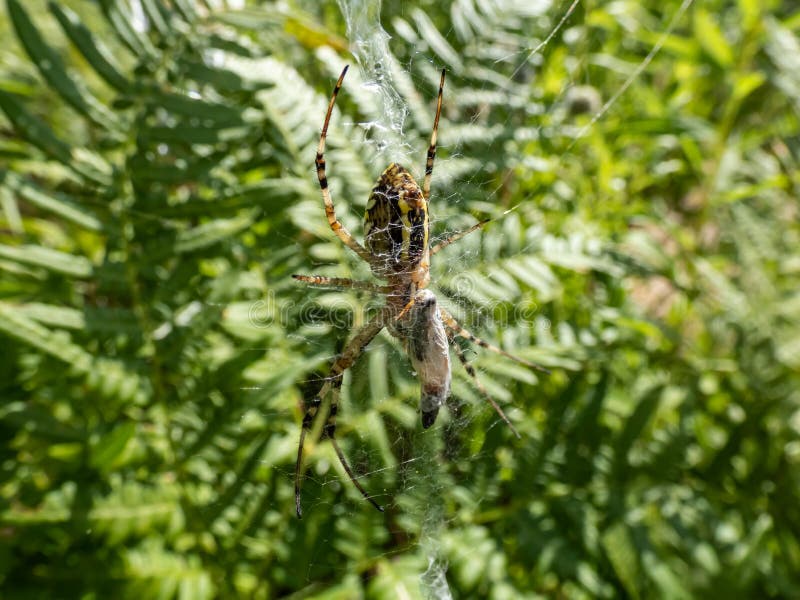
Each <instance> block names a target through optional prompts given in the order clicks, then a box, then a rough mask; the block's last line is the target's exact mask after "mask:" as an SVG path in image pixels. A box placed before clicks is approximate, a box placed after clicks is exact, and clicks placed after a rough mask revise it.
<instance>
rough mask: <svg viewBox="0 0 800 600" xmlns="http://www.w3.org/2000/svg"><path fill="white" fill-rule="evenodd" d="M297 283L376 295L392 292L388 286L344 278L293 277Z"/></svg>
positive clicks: (320, 276)
mask: <svg viewBox="0 0 800 600" xmlns="http://www.w3.org/2000/svg"><path fill="white" fill-rule="evenodd" d="M292 277H293V278H294V279H297V281H302V282H303V283H307V284H309V285H319V286H324V287H333V288H345V289H354V290H364V291H366V292H375V293H376V294H386V293H388V292H389V291H391V288H390V287H389V286H386V285H378V284H377V283H372V282H371V281H356V280H354V279H345V278H342V277H325V276H323V275H292Z"/></svg>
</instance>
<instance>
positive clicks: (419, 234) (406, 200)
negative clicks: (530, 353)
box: [293, 67, 547, 518]
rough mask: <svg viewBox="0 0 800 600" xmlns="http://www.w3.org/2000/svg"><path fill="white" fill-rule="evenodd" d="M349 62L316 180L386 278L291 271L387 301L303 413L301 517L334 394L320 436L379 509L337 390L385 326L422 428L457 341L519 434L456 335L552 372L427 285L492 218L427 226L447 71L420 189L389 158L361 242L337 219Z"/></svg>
mask: <svg viewBox="0 0 800 600" xmlns="http://www.w3.org/2000/svg"><path fill="white" fill-rule="evenodd" d="M347 69H348V67H345V68H344V69H343V70H342V74H341V75H340V76H339V79H338V81H337V82H336V86H335V87H334V89H333V94H332V95H331V99H330V102H329V103H328V112H327V113H326V115H325V121H324V123H323V126H322V134H321V135H320V138H319V145H318V147H317V156H316V159H315V163H316V167H317V177H318V178H319V185H320V189H321V190H322V200H323V202H324V204H325V214H326V216H327V218H328V223H329V225H330V227H331V230H333V232H334V233H335V234H336V236H337V237H338V238H339V239H340V240H341V241H342V243H344V244H345V245H346V246H347V247H348V248H350V249H351V250H352V251H353V252H355V253H356V254H357V255H358V256H359V257H360V258H361V259H362V260H363V261H364V262H366V263H367V264H368V265H369V266H370V269H371V270H372V273H373V274H374V275H375V276H376V277H378V278H381V279H383V280H385V282H386V283H385V284H383V285H380V284H377V283H373V282H369V281H355V280H352V279H343V278H338V277H323V276H319V275H293V277H294V278H295V279H297V280H298V281H302V282H304V283H307V284H309V285H312V286H326V287H335V288H351V289H359V290H366V291H370V292H373V293H377V294H383V295H384V296H385V298H386V302H385V304H384V305H383V307H382V308H381V310H380V311H379V312H378V314H377V315H376V316H374V317H373V318H372V319H371V320H370V321H369V322H368V323H367V324H366V325H364V326H363V327H362V328H361V329H360V330H359V331H357V332H356V334H355V335H354V336H353V338H352V339H351V340H350V342H349V343H348V344H347V345H346V346H345V348H344V350H343V351H342V352H341V354H339V356H338V357H337V358H336V359H335V360H334V361H333V364H332V365H331V368H330V373H329V375H328V377H327V378H326V379H325V382H324V383H323V385H322V387H321V388H320V390H319V392H318V393H317V395H316V396H315V397H314V398H313V400H312V401H311V402H310V403H309V404H308V407H307V410H306V412H305V415H304V416H303V422H302V428H301V431H300V441H299V444H298V449H297V463H296V465H295V508H296V510H297V516H298V518H302V514H303V512H302V506H301V502H300V486H301V483H302V466H303V443H304V441H305V438H306V434H307V433H308V431H309V430H310V429H311V426H312V424H313V422H314V419H315V417H316V416H317V413H319V412H320V409H321V407H322V400H323V399H324V398H325V397H326V396H327V395H328V394H330V395H331V400H330V408H329V410H328V416H327V420H326V422H325V425H324V427H323V428H322V435H323V436H324V437H327V438H328V439H329V440H330V442H331V444H332V445H333V448H334V450H335V451H336V455H337V456H338V457H339V461H340V462H341V463H342V467H344V470H345V472H346V473H347V475H348V477H349V478H350V481H352V482H353V485H355V487H356V488H357V489H358V491H359V492H360V493H361V495H362V496H363V497H364V498H365V499H366V500H368V501H369V502H370V503H371V504H372V505H373V506H374V507H375V508H377V509H378V510H380V511H383V507H381V506H380V505H379V504H378V503H377V502H376V501H375V500H374V499H373V498H372V497H371V496H370V495H369V494H368V493H367V491H366V490H365V489H364V487H363V486H362V485H361V484H360V483H359V481H358V479H357V478H356V476H355V474H354V473H353V470H352V468H351V467H350V464H349V463H348V462H347V459H346V458H345V455H344V453H343V452H342V449H341V447H340V446H339V444H338V442H337V441H336V436H335V434H336V414H337V411H338V408H339V394H340V390H341V386H342V378H343V376H344V372H345V371H346V370H347V369H349V368H350V367H351V366H352V365H353V363H355V362H356V360H357V359H358V358H359V357H360V356H361V354H362V353H363V352H364V350H365V348H366V347H367V345H368V344H369V343H370V342H371V341H372V339H373V338H374V337H375V336H376V335H378V333H380V331H381V330H382V329H383V328H384V327H385V328H386V329H387V330H388V331H389V333H390V334H391V335H392V336H394V337H396V338H398V339H399V340H400V341H401V342H402V344H403V346H404V348H405V351H406V353H407V354H408V356H409V358H410V360H411V364H412V367H413V368H414V370H415V371H416V373H417V376H418V379H419V382H420V413H421V415H422V426H423V428H426V429H427V428H428V427H430V426H431V425H433V423H434V422H435V420H436V416H437V414H438V412H439V408H440V407H441V406H443V405H444V403H445V401H446V400H447V398H448V396H449V395H450V354H449V348H450V346H451V345H452V347H453V349H454V350H455V353H456V356H457V357H458V359H459V361H460V362H461V364H462V365H463V366H464V368H465V370H466V371H467V373H468V375H469V376H470V377H471V378H472V381H473V382H474V384H475V386H476V388H477V389H478V390H479V392H480V393H481V395H482V396H483V397H484V399H485V400H486V401H487V402H489V403H490V404H491V406H492V407H493V408H494V410H495V411H496V412H497V414H498V415H500V417H501V418H502V419H503V420H504V421H505V422H506V423H507V424H508V426H509V427H510V428H511V430H512V431H513V432H514V435H516V436H517V437H519V433H518V432H517V430H516V429H515V428H514V425H513V424H512V423H511V421H510V420H509V419H508V417H507V416H506V415H505V413H504V412H503V410H502V409H501V408H500V407H499V406H498V405H497V403H496V402H495V401H494V400H493V399H492V398H491V396H489V394H488V393H487V391H486V389H485V388H484V387H483V385H482V384H481V383H480V381H479V380H478V378H477V375H476V373H475V370H474V369H473V367H472V366H471V365H470V364H469V362H468V361H467V359H466V358H465V356H464V353H463V351H462V350H461V348H460V347H459V346H458V345H457V344H455V343H454V337H455V336H459V337H463V338H466V339H467V340H469V341H471V342H473V343H475V344H477V345H479V346H481V347H483V348H486V349H487V350H490V351H492V352H496V353H498V354H501V355H503V356H505V357H507V358H510V359H512V360H515V361H517V362H519V363H521V364H523V365H525V366H527V367H531V368H534V369H538V370H541V371H545V372H547V370H546V369H544V368H543V367H540V366H539V365H536V364H533V363H530V362H528V361H526V360H523V359H521V358H518V357H516V356H513V355H512V354H509V353H508V352H506V351H504V350H502V349H500V348H498V347H496V346H493V345H491V344H489V343H487V342H485V341H483V340H482V339H480V338H478V337H476V336H474V335H473V334H472V333H470V332H469V331H467V330H466V329H464V328H463V327H461V325H459V324H458V322H457V321H456V320H455V319H454V318H453V316H452V315H451V314H450V313H448V312H447V311H446V310H445V309H444V308H442V307H441V306H439V304H438V302H437V300H436V296H435V295H434V294H433V292H431V291H430V290H428V289H427V287H428V284H429V283H430V260H431V257H433V256H434V255H435V254H437V253H438V252H440V251H441V250H442V249H444V248H446V247H447V246H449V245H450V244H452V243H453V242H455V241H457V240H459V239H461V238H462V237H464V236H465V235H467V234H469V233H472V232H473V231H475V230H477V229H479V228H481V227H483V226H484V225H485V224H486V223H487V222H488V220H486V221H480V222H478V223H476V224H475V225H473V226H472V227H469V228H467V229H465V230H463V231H460V232H456V233H453V234H451V235H450V236H449V237H447V238H445V239H444V240H442V241H440V242H438V243H437V244H436V245H434V246H433V247H431V246H430V229H429V223H428V201H429V199H430V188H431V176H432V173H433V162H434V159H435V157H436V136H437V133H438V129H439V116H440V115H441V112H442V94H443V90H444V80H445V70H444V69H442V76H441V80H440V82H439V95H438V99H437V101H436V116H435V117H434V120H433V131H432V133H431V139H430V145H429V146H428V154H427V160H426V163H425V178H424V179H423V181H422V188H421V189H420V187H419V185H418V184H417V183H416V181H414V178H413V177H412V176H411V174H410V173H409V172H408V171H407V170H406V169H405V168H404V167H402V166H401V165H399V164H396V163H392V164H390V165H389V166H388V167H386V170H384V172H383V173H382V174H381V176H380V177H379V178H378V180H377V181H376V183H375V187H374V188H373V189H372V193H371V194H370V197H369V200H368V202H367V208H366V212H365V215H364V245H362V244H360V243H359V242H358V241H357V240H356V239H355V238H354V237H353V236H352V235H351V234H350V233H349V232H348V231H347V229H345V227H344V226H343V225H342V224H341V223H340V222H339V221H338V220H337V218H336V212H335V210H334V206H333V200H332V199H331V193H330V190H329V189H328V179H327V176H326V170H325V157H324V153H325V139H326V137H327V134H328V125H329V123H330V119H331V113H332V112H333V107H334V104H335V103H336V97H337V95H338V94H339V90H340V89H341V87H342V82H343V81H344V77H345V75H346V74H347Z"/></svg>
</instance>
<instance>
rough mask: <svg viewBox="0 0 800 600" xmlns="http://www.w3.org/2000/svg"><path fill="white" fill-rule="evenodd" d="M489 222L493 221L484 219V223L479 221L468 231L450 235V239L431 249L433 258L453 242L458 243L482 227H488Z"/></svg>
mask: <svg viewBox="0 0 800 600" xmlns="http://www.w3.org/2000/svg"><path fill="white" fill-rule="evenodd" d="M489 221H491V219H484V220H483V221H479V222H478V223H475V225H473V226H472V227H469V228H468V229H464V230H463V231H456V232H455V233H452V234H450V236H449V237H447V238H445V239H443V240H442V241H441V242H439V243H438V244H436V245H435V246H434V247H433V248H431V256H433V255H434V254H436V253H437V252H439V250H443V249H444V248H447V247H448V246H449V245H450V244H452V243H453V242H457V241H458V240H460V239H461V238H463V237H464V236H465V235H469V234H470V233H472V232H473V231H475V230H477V229H480V228H481V227H483V226H484V225H486V224H487V223H488V222H489Z"/></svg>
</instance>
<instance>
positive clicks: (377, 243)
mask: <svg viewBox="0 0 800 600" xmlns="http://www.w3.org/2000/svg"><path fill="white" fill-rule="evenodd" d="M364 242H365V246H366V247H367V249H368V250H369V252H370V254H372V256H373V257H374V258H375V261H374V262H373V263H372V265H371V266H372V270H373V271H374V272H375V274H376V275H380V276H386V275H391V274H395V273H401V272H412V271H414V270H416V268H417V267H418V266H419V265H420V263H421V262H422V261H423V258H425V257H426V255H427V250H428V203H427V201H426V200H425V197H424V195H423V193H422V190H420V188H419V185H417V182H416V181H414V178H413V177H412V176H411V173H409V172H408V171H407V170H406V169H405V168H404V167H402V166H401V165H398V164H397V163H392V164H390V165H389V166H388V167H387V168H386V170H385V171H384V172H383V173H381V176H380V177H378V180H377V181H376V182H375V187H373V188H372V193H371V194H370V197H369V201H368V202H367V210H366V212H365V214H364Z"/></svg>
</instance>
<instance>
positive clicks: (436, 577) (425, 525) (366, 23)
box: [337, 0, 693, 599]
mask: <svg viewBox="0 0 800 600" xmlns="http://www.w3.org/2000/svg"><path fill="white" fill-rule="evenodd" d="M692 1H693V0H683V2H682V3H681V4H680V6H679V7H678V8H677V9H676V10H675V11H674V13H673V14H672V15H671V17H670V20H669V22H668V24H667V26H666V28H665V29H664V30H663V31H662V32H661V34H660V35H659V36H658V37H657V39H656V41H655V42H654V43H653V44H652V47H651V49H650V52H649V53H648V54H647V56H646V57H645V58H644V59H643V60H642V61H641V63H640V64H639V65H638V66H637V67H636V68H635V70H634V71H633V72H632V73H631V74H630V75H629V77H628V78H627V80H626V81H625V82H624V83H623V84H622V85H621V86H620V87H619V88H618V89H617V91H616V92H615V93H614V94H613V95H612V96H611V97H610V98H609V99H608V100H607V101H606V102H605V103H604V104H602V106H599V107H596V108H595V109H594V113H593V114H592V115H591V119H590V120H589V121H588V122H587V123H586V124H585V125H584V126H583V127H582V128H581V129H580V130H579V131H578V132H577V133H576V134H574V139H573V141H572V143H571V144H570V146H569V148H572V146H574V145H575V144H576V143H578V142H579V140H580V139H581V138H583V137H584V136H586V135H587V134H589V133H590V132H591V131H592V129H593V128H594V127H595V125H596V124H597V123H598V121H599V120H600V119H602V118H603V116H604V115H606V114H607V113H608V112H609V111H611V110H612V109H613V107H614V105H615V103H616V102H617V101H618V100H619V99H620V98H621V97H622V96H623V95H624V94H625V92H626V90H627V89H628V88H629V86H630V84H631V83H632V82H633V81H634V80H635V79H636V78H638V77H639V76H640V75H641V74H642V73H643V72H644V71H645V70H646V69H647V67H648V65H649V64H650V62H651V60H652V59H653V57H654V56H655V55H656V54H657V53H658V52H659V50H660V49H661V47H662V45H663V44H664V42H665V40H666V38H667V36H668V35H669V34H670V33H671V31H672V30H673V28H674V27H675V26H676V25H677V24H678V23H679V22H680V21H681V19H682V17H683V16H684V13H685V12H686V10H687V9H688V7H689V6H690V5H691V4H692ZM337 3H338V5H339V8H340V11H341V13H342V15H343V18H344V20H345V23H346V27H347V37H348V42H349V44H350V50H351V52H352V54H353V57H354V59H355V61H356V63H357V64H358V67H359V69H358V70H359V75H360V78H361V80H362V82H363V83H362V84H361V85H360V86H359V89H358V93H359V94H362V95H365V96H367V97H369V100H367V101H366V103H367V104H372V105H373V106H375V107H376V108H375V110H374V111H372V112H371V113H370V115H371V116H372V118H371V120H369V121H367V122H363V123H359V124H358V125H359V127H360V128H361V130H362V131H363V139H361V140H359V143H362V144H365V145H367V146H368V147H370V148H371V156H372V160H371V161H370V162H371V163H372V164H373V165H375V166H376V168H377V169H378V170H380V169H381V168H382V166H381V165H385V164H388V163H389V162H392V161H398V162H404V163H407V164H410V165H412V171H414V169H413V167H415V166H418V163H420V162H421V161H420V157H422V156H423V150H422V149H423V148H424V146H423V144H425V143H426V142H427V140H425V141H422V140H419V139H417V136H416V134H415V135H413V136H409V135H407V133H406V129H407V121H408V118H409V115H410V114H411V112H412V111H410V109H409V106H408V103H407V102H408V100H406V99H404V95H403V94H402V93H401V92H400V91H399V90H398V87H402V82H400V83H399V84H398V82H397V81H395V78H394V77H393V75H392V73H393V72H395V67H396V60H397V59H396V58H395V56H394V54H393V53H392V51H391V46H392V38H391V36H390V35H389V34H388V33H387V32H386V30H385V29H384V28H383V26H382V24H381V3H380V2H379V1H374V0H337ZM528 4H530V9H529V11H530V13H531V15H535V16H538V17H539V18H541V19H543V20H546V21H549V22H550V26H549V29H545V31H546V35H544V36H543V37H542V38H541V40H540V41H537V42H534V43H532V44H531V45H530V47H527V48H524V49H523V50H521V51H520V50H517V51H515V52H513V53H512V54H510V55H508V56H502V57H498V59H497V62H501V61H503V62H508V61H517V66H516V68H515V69H514V70H513V72H512V73H511V75H510V76H508V77H507V79H508V80H509V81H511V80H513V79H515V78H516V77H517V76H518V75H519V74H520V72H521V71H523V70H525V69H526V68H528V67H529V66H532V65H535V64H536V62H537V58H538V55H539V54H540V52H542V51H543V50H545V49H546V48H547V46H548V45H549V44H551V43H553V42H554V39H555V38H556V37H557V36H558V35H559V34H564V33H565V31H566V30H568V29H569V28H570V27H571V18H572V17H573V16H574V13H575V11H576V8H578V7H579V5H580V0H570V1H567V2H558V1H555V0H554V1H553V2H550V1H547V0H545V1H542V2H539V3H533V4H531V3H528ZM451 28H452V25H451ZM451 32H452V29H451V30H445V31H444V32H443V33H445V34H448V33H451ZM415 60H422V61H425V62H427V63H430V71H431V73H433V74H434V75H435V74H436V73H437V72H438V68H439V67H440V66H441V64H440V60H439V58H432V56H431V55H428V54H420V55H419V56H416V57H414V58H413V59H412V62H413V61H415ZM410 67H411V64H408V65H405V68H406V69H407V71H408V73H409V74H410V72H411V68H410ZM572 85H574V82H571V81H570V82H569V85H567V86H564V88H563V90H562V96H563V95H565V94H566V93H567V91H568V90H569V88H570V87H571V86H572ZM451 97H452V96H451ZM429 100H431V101H430V102H428V103H427V104H428V105H430V106H432V105H433V100H432V99H429ZM448 100H449V98H448V96H447V87H446V88H445V104H447V102H448ZM546 110H547V109H546ZM432 115H433V111H432V109H431V118H432ZM479 117H480V115H475V116H474V117H473V119H475V120H477V119H478V118H479ZM453 137H454V136H453V135H452V132H450V133H448V132H443V131H441V130H440V137H439V139H440V148H441V147H442V144H449V145H450V148H449V150H450V159H449V160H442V159H441V158H439V159H438V162H437V164H436V166H435V169H434V180H435V179H436V175H437V173H439V174H440V175H441V173H442V171H446V170H448V167H449V166H450V165H448V163H449V162H451V161H452V162H453V163H455V162H457V161H458V160H459V159H464V156H463V155H462V154H461V152H460V151H459V148H460V147H461V146H462V143H463V142H462V140H459V139H455V140H454V139H453ZM453 166H455V164H454V165H453ZM480 171H481V168H480V167H478V169H477V170H476V172H475V173H472V174H470V173H467V176H466V179H467V181H473V180H474V178H476V177H478V176H479V174H480ZM418 172H419V171H417V173H418ZM476 173H477V174H476ZM376 174H377V171H376ZM434 186H435V183H434ZM498 191H499V190H498V189H487V194H486V196H487V202H491V201H492V199H493V198H494V197H495V196H496V195H497V193H498ZM434 193H436V190H435V192H434ZM458 203H459V197H458V194H457V192H453V191H450V194H449V195H448V196H447V197H446V203H445V204H446V205H447V206H448V207H450V208H451V210H452V207H453V206H457V205H458ZM438 206H440V205H438V204H437V207H438ZM433 210H435V209H433V208H432V213H433ZM511 210H513V208H512V209H511ZM509 212H511V211H510V210H507V211H505V212H504V213H501V214H499V215H496V217H499V218H500V219H502V218H503V216H504V215H506V214H508V213H509ZM449 216H450V215H439V218H440V219H442V220H445V221H446V220H448V218H449ZM435 225H436V221H434V215H433V214H432V215H431V226H432V228H434V226H435ZM476 235H479V234H476ZM456 252H457V251H456ZM451 256H453V254H451ZM470 260H474V256H473V255H472V254H471V253H470V251H469V250H462V251H461V254H460V255H456V258H455V259H454V260H451V259H448V265H449V267H446V268H450V269H457V268H458V265H463V264H466V263H468V262H469V261H470ZM462 284H465V285H471V282H465V281H462ZM373 345H375V346H376V348H370V349H368V350H367V354H369V353H371V352H376V351H377V352H381V353H382V352H383V349H381V348H380V345H379V343H378V340H376V341H375V342H373ZM453 368H454V370H456V369H459V368H460V365H458V363H455V364H454V365H453ZM356 372H357V373H358V370H357V371H356ZM357 376H358V375H357ZM481 407H482V408H485V409H486V410H489V409H488V407H485V406H484V405H481ZM459 418H460V419H468V418H469V417H463V416H462V417H459ZM455 421H456V422H455V426H456V427H459V426H463V424H459V423H458V419H456V420H455ZM493 426H503V424H502V423H501V422H500V421H499V419H495V420H494V424H493ZM435 436H437V431H436V430H432V431H428V432H422V431H419V432H417V433H416V434H412V439H413V446H414V448H413V452H414V456H413V457H412V458H410V459H408V460H406V461H404V462H401V464H400V465H398V469H402V470H403V472H404V479H403V485H404V489H405V491H406V492H411V493H412V494H414V495H418V496H420V497H421V498H424V499H425V501H422V502H419V503H415V504H414V506H416V507H422V508H421V510H422V511H423V512H421V513H420V514H416V515H412V516H413V518H414V519H415V520H416V522H417V523H419V537H418V540H419V541H418V544H419V549H420V553H421V554H422V556H423V557H424V559H425V560H424V562H425V565H426V568H425V570H424V571H422V572H421V573H420V574H419V582H420V586H421V591H422V593H423V595H424V596H425V597H426V598H435V599H448V598H452V593H451V591H450V588H449V586H448V582H447V571H448V563H447V560H446V559H445V557H444V553H443V549H442V541H441V540H442V537H443V534H444V533H445V532H446V529H447V521H446V519H445V510H444V500H443V497H442V487H443V485H444V484H443V481H444V476H443V472H442V466H441V464H440V461H438V460H437V455H438V454H439V453H441V452H442V441H441V439H438V438H436V437H435ZM369 475H370V472H369V471H367V472H366V473H364V477H365V479H366V480H368V478H369ZM362 509H363V510H368V508H366V505H365V507H363V508H362V507H359V509H358V510H362Z"/></svg>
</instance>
